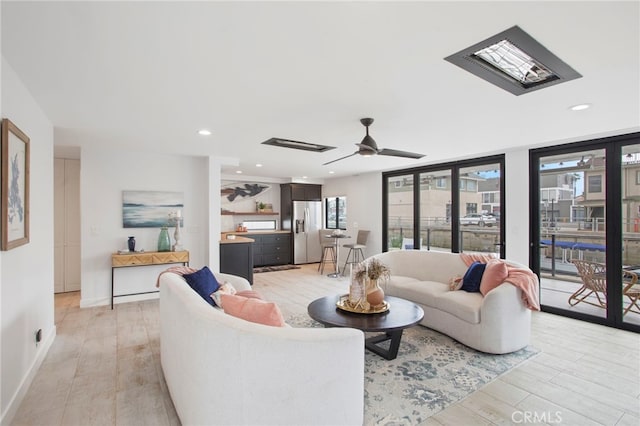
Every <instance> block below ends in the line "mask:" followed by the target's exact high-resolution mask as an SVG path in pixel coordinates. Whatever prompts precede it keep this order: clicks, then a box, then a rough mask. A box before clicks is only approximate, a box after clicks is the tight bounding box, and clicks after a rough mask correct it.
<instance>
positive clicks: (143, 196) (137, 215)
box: [122, 191, 184, 228]
mask: <svg viewBox="0 0 640 426" xmlns="http://www.w3.org/2000/svg"><path fill="white" fill-rule="evenodd" d="M182 209H184V194H183V193H182V192H165V191H122V226H123V228H160V227H163V226H173V224H172V223H170V220H169V219H170V214H172V213H175V212H176V211H178V210H182ZM182 220H184V219H182ZM182 220H181V222H182ZM181 225H182V223H181Z"/></svg>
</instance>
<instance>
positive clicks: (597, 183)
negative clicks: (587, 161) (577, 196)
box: [589, 175, 602, 192]
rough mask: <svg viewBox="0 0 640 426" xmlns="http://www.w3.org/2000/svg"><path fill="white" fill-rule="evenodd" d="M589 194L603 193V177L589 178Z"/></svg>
mask: <svg viewBox="0 0 640 426" xmlns="http://www.w3.org/2000/svg"><path fill="white" fill-rule="evenodd" d="M589 192H602V175H595V176H589Z"/></svg>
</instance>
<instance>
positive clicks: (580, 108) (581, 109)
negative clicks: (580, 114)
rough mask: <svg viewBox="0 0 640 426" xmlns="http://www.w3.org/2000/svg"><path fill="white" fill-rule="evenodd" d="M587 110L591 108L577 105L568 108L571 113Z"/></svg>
mask: <svg viewBox="0 0 640 426" xmlns="http://www.w3.org/2000/svg"><path fill="white" fill-rule="evenodd" d="M588 108H591V104H578V105H574V106H571V107H569V109H570V110H571V111H583V110H585V109H588Z"/></svg>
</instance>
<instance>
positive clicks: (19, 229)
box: [0, 118, 29, 250]
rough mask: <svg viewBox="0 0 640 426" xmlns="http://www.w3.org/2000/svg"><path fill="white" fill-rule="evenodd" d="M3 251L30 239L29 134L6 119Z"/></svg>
mask: <svg viewBox="0 0 640 426" xmlns="http://www.w3.org/2000/svg"><path fill="white" fill-rule="evenodd" d="M1 163H2V167H1V173H2V188H1V189H0V194H1V195H2V200H1V202H0V216H2V224H1V226H0V231H1V232H2V242H1V244H0V245H1V247H0V248H1V249H2V250H11V249H13V248H15V247H19V246H21V245H24V244H27V243H28V242H29V137H28V136H27V135H26V134H24V133H23V132H22V131H21V130H20V129H19V128H18V127H17V126H16V125H15V124H13V123H12V122H11V120H9V119H8V118H5V119H3V120H2V151H1Z"/></svg>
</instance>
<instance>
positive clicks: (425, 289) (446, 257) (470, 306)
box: [373, 250, 531, 354]
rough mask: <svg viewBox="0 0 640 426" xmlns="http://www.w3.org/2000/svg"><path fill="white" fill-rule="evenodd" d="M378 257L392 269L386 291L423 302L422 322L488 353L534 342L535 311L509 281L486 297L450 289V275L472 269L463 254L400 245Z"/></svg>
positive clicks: (462, 273)
mask: <svg viewBox="0 0 640 426" xmlns="http://www.w3.org/2000/svg"><path fill="white" fill-rule="evenodd" d="M373 257H375V258H378V259H379V260H380V261H381V262H382V263H383V264H385V265H386V266H388V267H389V269H390V271H391V277H390V279H389V281H388V283H386V285H383V286H382V287H383V289H384V291H385V294H388V295H390V296H397V297H401V298H403V299H407V300H411V301H412V302H414V303H417V304H418V305H420V306H421V307H422V309H424V318H423V320H422V322H421V324H422V325H424V326H426V327H429V328H432V329H434V330H437V331H439V332H441V333H444V334H446V335H448V336H450V337H452V338H454V339H456V340H458V341H459V342H461V343H464V344H465V345H467V346H470V347H472V348H474V349H477V350H479V351H482V352H488V353H494V354H503V353H508V352H513V351H517V350H518V349H522V348H524V347H525V346H527V345H528V344H529V339H530V334H531V311H530V310H529V309H527V307H526V306H525V304H524V303H523V301H522V291H521V290H520V289H519V288H517V287H516V286H514V285H512V284H511V283H509V282H506V281H505V282H504V283H503V284H501V285H499V286H498V287H497V288H495V289H493V290H491V291H490V292H488V293H487V295H486V296H485V297H483V296H482V294H480V293H468V292H466V291H464V290H458V291H450V290H449V284H448V283H449V280H450V279H451V278H452V277H454V276H456V275H457V276H463V275H464V274H465V272H466V271H467V265H466V264H465V262H464V261H463V260H462V259H461V257H460V255H459V254H457V253H450V252H438V251H423V250H396V251H390V252H386V253H381V254H378V255H375V256H373ZM507 263H508V264H509V265H511V266H515V267H518V268H526V267H525V266H523V265H520V264H517V263H514V262H507ZM392 309H393V307H392Z"/></svg>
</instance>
